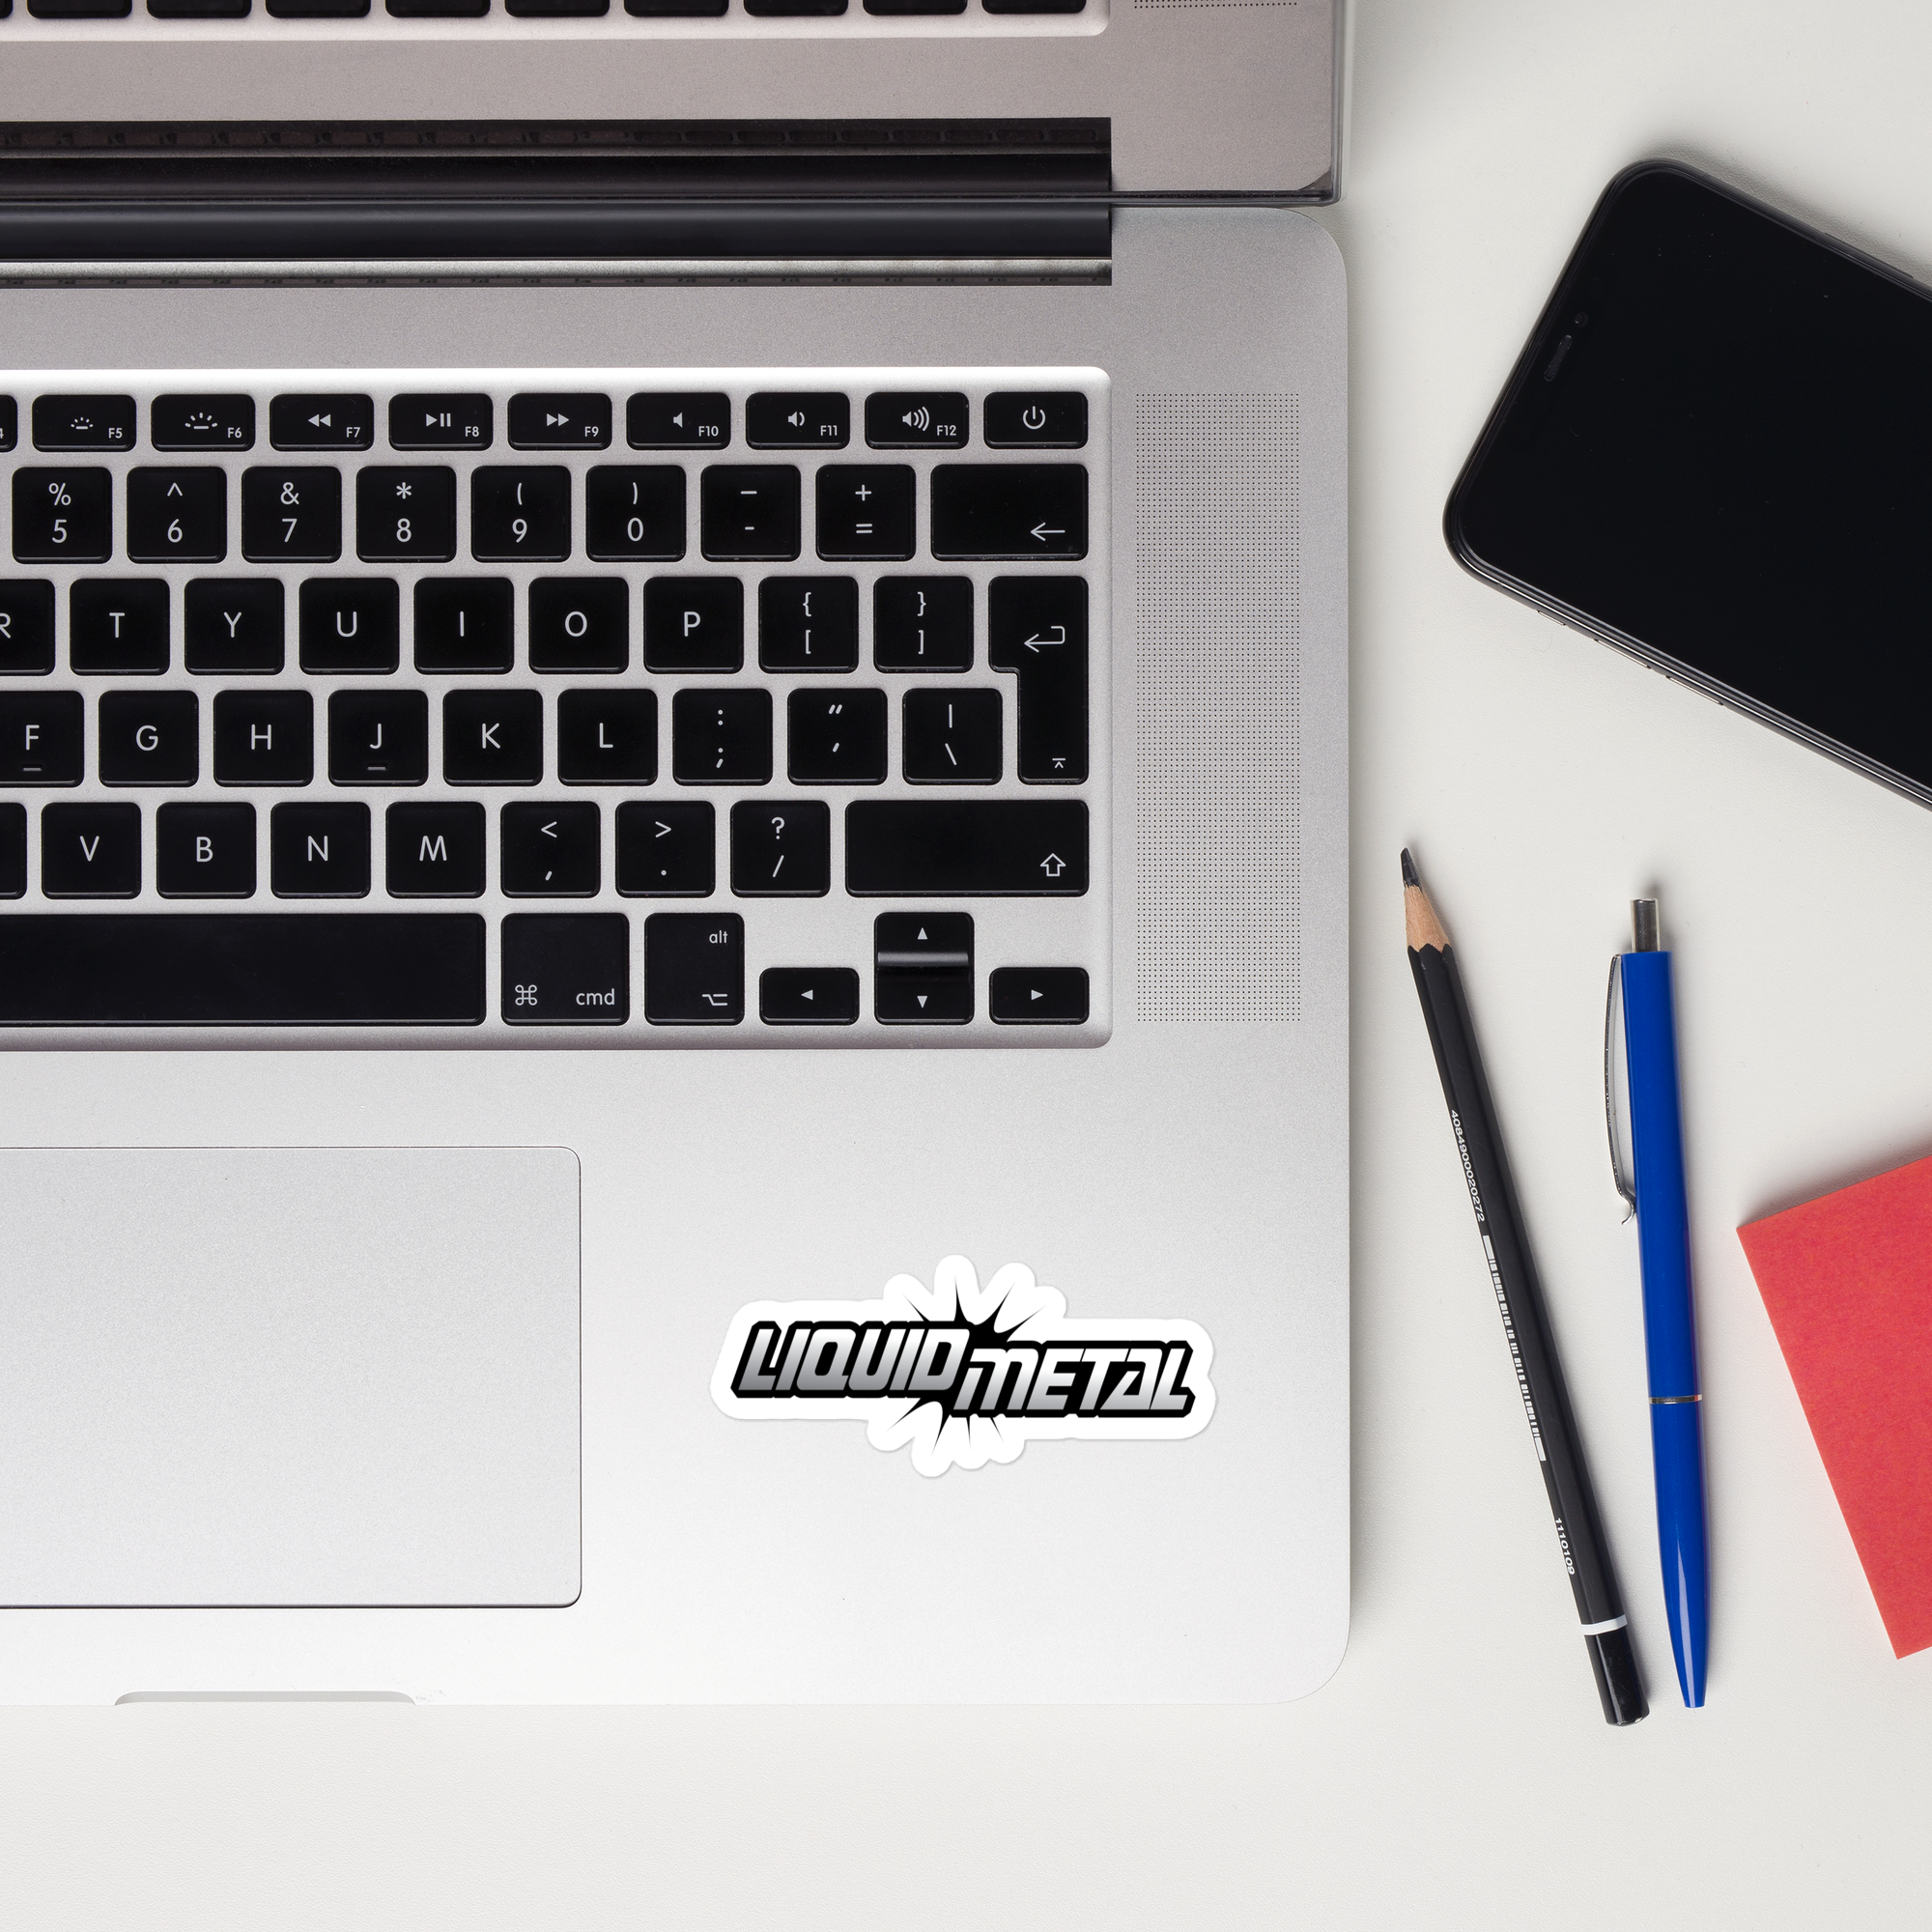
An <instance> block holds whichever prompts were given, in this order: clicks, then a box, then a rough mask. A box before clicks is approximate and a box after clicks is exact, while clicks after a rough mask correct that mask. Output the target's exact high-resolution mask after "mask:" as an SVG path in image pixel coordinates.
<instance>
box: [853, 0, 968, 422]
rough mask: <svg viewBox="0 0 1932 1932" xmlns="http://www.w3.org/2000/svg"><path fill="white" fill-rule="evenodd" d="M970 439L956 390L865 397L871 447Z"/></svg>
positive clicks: (950, 10) (955, 10) (949, 10)
mask: <svg viewBox="0 0 1932 1932" xmlns="http://www.w3.org/2000/svg"><path fill="white" fill-rule="evenodd" d="M935 11H943V12H946V13H950V14H956V13H958V12H960V11H961V10H960V9H959V8H957V7H947V8H945V9H941V10H935ZM866 440H867V442H868V443H869V444H870V445H871V446H872V447H873V448H874V449H964V448H965V446H966V445H967V443H969V442H970V441H972V440H973V410H972V406H971V405H970V404H969V403H968V402H967V400H966V398H965V397H964V396H962V395H960V394H959V393H958V392H957V391H956V390H944V391H942V390H937V389H925V390H919V391H916V392H915V391H912V390H905V389H894V390H886V391H881V393H879V394H878V395H875V396H867V398H866Z"/></svg>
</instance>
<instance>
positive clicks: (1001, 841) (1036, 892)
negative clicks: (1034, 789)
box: [845, 798, 1087, 898]
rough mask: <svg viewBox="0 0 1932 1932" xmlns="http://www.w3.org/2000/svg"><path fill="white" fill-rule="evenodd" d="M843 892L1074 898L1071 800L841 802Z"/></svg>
mask: <svg viewBox="0 0 1932 1932" xmlns="http://www.w3.org/2000/svg"><path fill="white" fill-rule="evenodd" d="M845 890H846V891H847V892H848V893H854V894H858V895H862V896H868V897H883V896H892V897H907V898H910V897H920V898H951V897H1015V896H1025V897H1032V896H1044V897H1054V898H1069V897H1077V896H1078V895H1080V894H1082V893H1084V892H1085V891H1086V890H1087V807H1086V806H1085V804H1083V803H1082V802H1081V801H1080V800H1079V799H1044V798H1042V799H1031V798H1027V799H1007V798H974V799H923V798H920V799H867V800H864V801H862V802H860V803H858V804H854V805H848V806H847V807H846V808H845Z"/></svg>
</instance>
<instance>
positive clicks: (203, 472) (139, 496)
mask: <svg viewBox="0 0 1932 1932" xmlns="http://www.w3.org/2000/svg"><path fill="white" fill-rule="evenodd" d="M227 554H228V474H227V471H226V470H222V469H130V470H129V471H128V559H129V560H130V561H131V562H134V563H219V562H220V561H221V560H222V558H223V557H225V556H226V555H227Z"/></svg>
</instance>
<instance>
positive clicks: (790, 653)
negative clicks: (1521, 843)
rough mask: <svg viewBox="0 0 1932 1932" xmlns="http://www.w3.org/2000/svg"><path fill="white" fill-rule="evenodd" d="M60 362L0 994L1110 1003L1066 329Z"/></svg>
mask: <svg viewBox="0 0 1932 1932" xmlns="http://www.w3.org/2000/svg"><path fill="white" fill-rule="evenodd" d="M44 380H46V381H47V383H48V386H45V387H38V386H32V387H30V386H27V385H25V384H22V383H21V381H20V380H19V379H17V378H15V379H14V380H13V382H12V384H10V389H11V393H6V394H0V475H4V482H3V483H0V488H4V491H5V501H6V505H7V510H8V516H9V550H10V554H11V556H12V559H13V561H12V564H11V565H10V566H9V567H8V570H9V574H8V575H6V576H5V577H4V578H0V1028H3V1029H5V1030H6V1037H11V1038H13V1039H14V1040H15V1041H16V1042H17V1041H19V1040H20V1039H22V1038H26V1037H43V1038H44V1037H63V1036H59V1035H53V1036H50V1035H49V1034H48V1032H47V1030H49V1029H61V1028H89V1029H110V1030H120V1029H127V1030H145V1029H152V1028H171V1029H183V1030H186V1037H191V1038H194V1037H205V1038H208V1039H210V1040H211V1041H213V1040H220V1039H225V1038H228V1037H231V1034H230V1032H229V1030H232V1029H236V1028H245V1029H277V1028H313V1027H355V1028H377V1029H400V1030H405V1032H406V1033H407V1035H408V1037H412V1038H415V1037H455V1038H460V1039H462V1040H466V1041H469V1042H471V1043H489V1042H493V1041H495V1042H498V1043H511V1042H523V1043H528V1042H530V1041H532V1040H536V1041H539V1042H541V1041H544V1040H549V1041H553V1042H571V1041H582V1042H584V1043H594V1042H602V1043H606V1044H633V1045H635V1044H666V1043H672V1044H690V1043H693V1042H694V1041H695V1040H700V1039H715V1040H727V1039H728V1040H732V1041H736V1042H739V1043H748V1042H749V1043H756V1042H759V1041H765V1042H769V1041H771V1040H775V1039H779V1038H785V1039H800V1040H803V1039H819V1040H826V1041H830V1040H838V1041H850V1040H866V1041H867V1042H869V1043H878V1042H881V1041H884V1042H894V1041H896V1042H899V1043H916V1044H917V1043H931V1042H933V1041H935V1040H938V1039H942V1038H945V1039H967V1040H978V1041H982V1042H984V1041H996V1040H997V1041H1010V1040H1014V1039H1025V1040H1027V1041H1030V1042H1035V1043H1037V1042H1040V1041H1045V1040H1053V1039H1058V1040H1062V1041H1065V1042H1074V1041H1080V1040H1091V1039H1092V1038H1094V1037H1098V1036H1099V1035H1100V1034H1102V1033H1104V1027H1105V1015H1106V1011H1107V974H1106V961H1107V918H1108V912H1107V893H1106V853H1107V849H1108V843H1107V793H1106V787H1105V783H1104V778H1105V772H1106V763H1107V732H1106V715H1107V714H1106V694H1107V689H1108V679H1107V657H1108V652H1107V622H1106V610H1107V575H1106V557H1107V548H1108V515H1107V462H1106V440H1107V390H1106V384H1105V381H1104V379H1103V378H1101V377H1099V376H1098V375H1096V374H1095V373H1094V372H1093V371H1091V370H1088V371H1067V370H1057V371H1056V370H1038V369H1029V370H993V371H986V370H978V371H957V370H953V371H932V370H892V371H837V372H827V371H816V372H811V373H810V374H800V373H798V372H788V373H786V372H753V373H749V374H748V373H747V372H743V371H731V372H709V373H701V372H700V373H693V372H688V371H680V372H677V373H676V374H675V375H674V376H665V375H661V374H654V373H653V372H648V371H635V370H634V371H626V372H597V373H592V374H586V373H582V372H572V373H571V374H569V375H568V376H563V375H559V374H558V373H557V372H555V371H545V372H540V373H539V372H525V373H517V372H507V373H505V372H496V373H493V374H491V375H489V376H487V377H485V376H480V375H479V374H478V373H477V372H474V371H470V372H465V373H463V374H458V375H452V374H449V373H447V372H443V373H439V374H422V373H398V372H385V373H384V374H382V375H376V374H358V375H356V376H354V377H342V378H338V377H337V375H336V373H335V372H330V374H329V376H328V377H327V379H325V378H324V376H322V375H321V374H319V373H317V372H289V373H283V374H272V373H271V374H268V375H258V374H254V373H250V374H249V375H247V376H245V377H244V376H240V375H233V376H228V377H225V378H222V377H213V376H211V375H210V374H209V372H207V371H200V372H195V373H194V374H193V375H183V376H180V377H175V378H168V377H165V376H163V377H156V376H155V375H154V374H153V373H147V374H144V375H143V376H141V377H139V378H135V377H133V376H128V375H123V376H111V377H110V376H104V375H100V374H99V373H93V374H90V375H88V376H87V377H85V378H75V377H67V378H62V379H58V381H57V382H56V381H55V380H54V379H44ZM270 1037H272V1036H270Z"/></svg>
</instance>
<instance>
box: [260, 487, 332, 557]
mask: <svg viewBox="0 0 1932 1932" xmlns="http://www.w3.org/2000/svg"><path fill="white" fill-rule="evenodd" d="M241 554H242V555H243V556H245V557H246V558H247V559H248V561H249V562H250V563H333V562H334V561H335V560H336V558H337V557H339V556H340V555H341V554H342V472H341V470H339V469H244V470H243V471H242V472H241Z"/></svg>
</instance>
